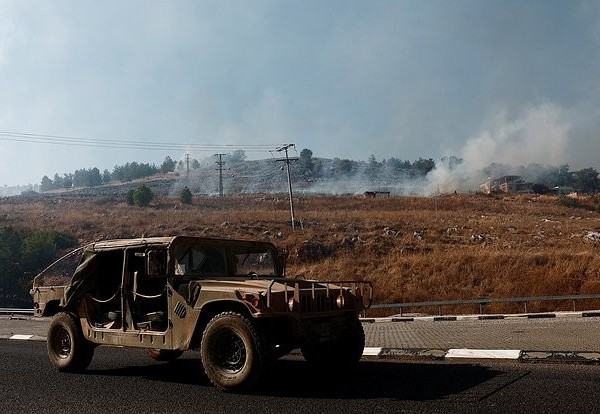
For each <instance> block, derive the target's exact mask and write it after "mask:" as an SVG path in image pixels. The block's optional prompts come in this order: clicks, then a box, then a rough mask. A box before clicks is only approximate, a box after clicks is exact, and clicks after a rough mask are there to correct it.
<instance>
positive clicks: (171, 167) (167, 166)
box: [160, 156, 177, 174]
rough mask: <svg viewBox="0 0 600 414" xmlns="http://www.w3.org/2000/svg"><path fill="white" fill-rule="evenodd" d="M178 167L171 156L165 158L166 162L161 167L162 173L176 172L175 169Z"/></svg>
mask: <svg viewBox="0 0 600 414" xmlns="http://www.w3.org/2000/svg"><path fill="white" fill-rule="evenodd" d="M176 166H177V162H176V161H173V159H172V158H171V157H169V156H166V157H165V160H164V161H163V163H162V164H161V166H160V172H161V173H163V174H164V173H169V172H173V171H175V167H176Z"/></svg>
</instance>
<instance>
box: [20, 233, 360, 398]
mask: <svg viewBox="0 0 600 414" xmlns="http://www.w3.org/2000/svg"><path fill="white" fill-rule="evenodd" d="M81 252H82V255H81V259H80V261H79V265H78V266H77V268H76V269H75V271H74V273H73V274H72V277H71V278H70V281H69V282H68V283H66V284H65V285H61V286H59V285H55V286H48V285H47V284H49V281H51V280H52V279H55V277H54V276H53V271H52V269H53V266H51V267H49V268H48V269H46V270H45V271H43V272H42V273H40V274H39V275H37V276H36V277H35V279H34V282H33V288H32V290H31V295H32V297H33V301H34V309H35V314H36V315H37V316H53V319H52V322H51V324H50V327H49V329H48V341H47V344H48V356H49V359H50V361H51V363H52V364H53V365H55V366H56V367H57V368H58V369H59V370H61V371H81V370H84V369H85V368H86V367H87V366H88V365H89V363H90V362H91V360H92V357H93V354H94V349H95V347H96V346H98V345H113V346H126V347H137V348H146V349H147V350H148V353H149V355H150V356H151V357H153V358H155V359H157V360H163V361H168V360H173V359H175V358H177V357H179V356H181V355H182V353H183V352H184V351H187V350H200V356H201V360H202V364H203V367H204V370H205V372H206V374H207V376H208V378H209V379H210V381H211V382H212V383H213V384H214V385H215V386H216V387H218V388H219V389H222V390H230V391H247V390H249V389H250V388H251V387H252V386H254V385H255V384H256V382H257V381H258V380H259V379H260V377H261V372H262V368H263V366H264V364H265V363H267V362H268V361H269V360H270V359H274V358H278V357H281V356H283V355H286V354H287V353H289V352H290V351H291V350H292V349H295V348H300V349H301V351H302V354H303V355H304V357H305V359H306V360H308V361H309V362H313V363H317V364H319V363H324V362H327V363H328V364H332V363H342V364H343V365H344V366H346V365H348V364H352V363H355V362H357V361H358V360H359V359H360V358H361V356H362V352H363V349H364V345H365V338H364V332H363V329H362V326H361V324H360V321H359V319H358V315H359V313H360V312H361V311H362V310H363V309H365V307H368V306H369V305H370V302H371V300H372V286H371V284H370V283H369V282H359V281H346V282H339V281H338V282H321V281H308V280H301V279H291V278H287V277H285V270H284V267H285V263H284V255H283V254H280V253H279V252H278V251H277V250H276V248H275V246H274V245H272V244H271V243H268V242H254V241H245V240H230V239H211V238H199V237H183V236H178V237H154V238H146V239H131V240H110V241H102V242H97V243H93V244H90V245H88V246H86V247H84V248H83V249H81ZM81 252H80V253H81Z"/></svg>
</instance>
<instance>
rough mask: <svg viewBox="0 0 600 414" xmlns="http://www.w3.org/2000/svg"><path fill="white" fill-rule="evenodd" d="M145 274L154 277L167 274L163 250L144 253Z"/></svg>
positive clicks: (165, 256) (165, 257)
mask: <svg viewBox="0 0 600 414" xmlns="http://www.w3.org/2000/svg"><path fill="white" fill-rule="evenodd" d="M146 274H147V275H148V276H154V277H158V276H165V275H166V274H167V255H166V253H165V251H164V250H150V251H148V252H147V253H146Z"/></svg>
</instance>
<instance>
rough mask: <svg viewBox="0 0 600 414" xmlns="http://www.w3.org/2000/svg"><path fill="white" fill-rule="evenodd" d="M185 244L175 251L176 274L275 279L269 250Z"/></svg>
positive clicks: (272, 256) (265, 248) (274, 270)
mask: <svg viewBox="0 0 600 414" xmlns="http://www.w3.org/2000/svg"><path fill="white" fill-rule="evenodd" d="M229 252H230V255H229V257H230V258H231V262H228V260H227V257H228V255H227V250H226V247H223V246H207V245H206V244H200V243H197V244H187V245H181V246H177V247H176V248H175V274H176V275H182V276H191V275H194V276H237V277H247V276H251V277H257V276H265V277H273V276H277V275H278V272H277V266H276V263H277V261H276V253H275V251H273V250H272V249H269V248H268V247H256V246H233V247H229Z"/></svg>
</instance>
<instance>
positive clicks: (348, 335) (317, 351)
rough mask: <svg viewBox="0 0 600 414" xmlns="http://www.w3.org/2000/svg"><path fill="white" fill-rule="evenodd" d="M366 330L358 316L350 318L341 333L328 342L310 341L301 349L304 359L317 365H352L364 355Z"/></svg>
mask: <svg viewBox="0 0 600 414" xmlns="http://www.w3.org/2000/svg"><path fill="white" fill-rule="evenodd" d="M364 349H365V332H364V330H363V327H362V324H361V323H360V320H359V319H358V318H353V319H349V320H348V321H347V322H346V325H345V326H344V328H343V329H342V332H341V333H340V335H339V336H338V337H337V338H336V339H333V340H330V341H327V342H316V341H315V342H308V343H306V344H304V345H303V346H302V347H301V348H300V350H301V351H302V356H304V359H305V360H307V361H308V362H310V363H311V364H313V365H315V366H317V367H326V366H329V364H332V363H333V364H337V365H339V366H343V367H346V368H348V367H351V366H352V365H353V364H356V363H357V362H358V361H359V360H360V358H361V357H362V354H363V351H364Z"/></svg>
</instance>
